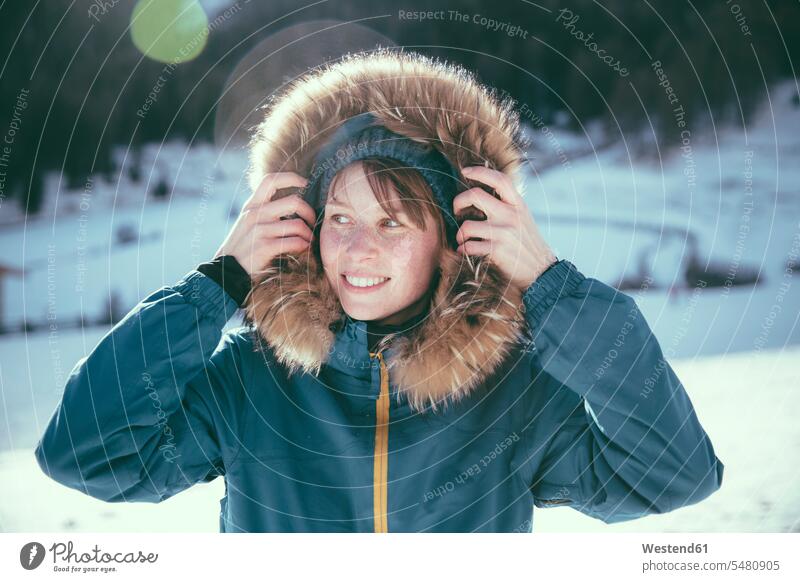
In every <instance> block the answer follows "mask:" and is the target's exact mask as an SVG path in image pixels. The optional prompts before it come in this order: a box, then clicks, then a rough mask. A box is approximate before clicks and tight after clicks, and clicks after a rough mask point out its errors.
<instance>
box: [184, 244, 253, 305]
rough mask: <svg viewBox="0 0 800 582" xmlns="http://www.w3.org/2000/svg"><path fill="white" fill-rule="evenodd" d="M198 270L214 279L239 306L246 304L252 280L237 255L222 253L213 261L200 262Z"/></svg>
mask: <svg viewBox="0 0 800 582" xmlns="http://www.w3.org/2000/svg"><path fill="white" fill-rule="evenodd" d="M197 270H198V271H200V272H201V273H203V274H204V275H206V276H207V277H210V278H211V279H213V280H214V281H215V282H216V283H217V285H219V286H220V287H222V288H223V289H224V290H225V292H226V293H227V294H228V295H230V296H231V298H232V299H233V300H234V301H236V304H237V305H238V306H239V307H243V306H244V302H245V299H247V294H248V293H250V289H251V288H252V281H251V280H250V275H249V274H248V272H247V271H245V269H244V267H242V265H241V264H240V263H239V261H237V260H236V257H234V256H233V255H222V256H219V257H217V258H215V259H214V260H212V261H209V262H207V263H202V264H200V265H199V266H198V267H197Z"/></svg>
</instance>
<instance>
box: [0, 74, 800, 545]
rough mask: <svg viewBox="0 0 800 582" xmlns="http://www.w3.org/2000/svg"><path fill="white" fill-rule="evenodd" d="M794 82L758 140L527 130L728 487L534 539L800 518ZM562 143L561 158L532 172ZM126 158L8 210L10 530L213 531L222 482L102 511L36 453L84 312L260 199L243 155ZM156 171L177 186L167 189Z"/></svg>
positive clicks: (563, 243) (798, 121) (172, 151)
mask: <svg viewBox="0 0 800 582" xmlns="http://www.w3.org/2000/svg"><path fill="white" fill-rule="evenodd" d="M796 92H797V87H796V86H795V85H794V83H782V84H779V85H777V86H775V87H773V88H771V93H770V96H769V97H770V98H769V100H765V102H764V104H763V107H762V109H761V111H760V113H759V115H758V116H757V118H756V119H755V120H754V123H752V124H751V125H750V126H749V127H748V128H747V131H746V132H745V131H743V130H742V129H741V128H739V129H736V128H731V127H717V128H715V130H714V131H712V130H711V129H708V128H707V129H704V130H702V131H701V130H700V129H698V130H697V131H695V132H693V134H692V139H691V142H690V144H689V145H690V149H686V150H684V151H681V150H676V151H672V152H662V153H663V154H664V155H663V157H662V158H661V159H659V160H656V161H655V162H653V161H645V160H642V159H639V158H638V157H637V156H634V152H635V151H636V146H635V145H634V144H631V143H618V144H616V145H613V146H610V147H606V148H603V149H602V150H599V151H598V152H596V154H595V155H588V156H580V157H579V156H577V155H576V152H581V151H586V150H587V148H589V149H590V148H591V146H592V144H597V143H600V142H601V141H603V140H602V139H601V138H602V136H601V138H598V136H597V135H596V133H594V132H593V133H592V134H589V135H579V134H574V133H566V132H564V131H563V130H558V129H557V128H537V127H533V126H532V127H530V128H529V133H530V135H531V138H532V139H533V141H534V144H536V145H537V146H541V147H537V148H536V149H535V150H534V152H533V153H534V155H533V164H532V168H531V170H530V172H529V176H528V179H527V180H526V185H525V197H526V200H527V201H528V204H529V206H530V208H531V210H532V212H533V213H534V216H535V217H536V219H537V222H538V223H539V225H540V227H541V229H542V232H543V234H544V236H545V237H546V238H547V240H548V241H549V242H550V244H551V245H552V246H553V247H554V249H555V250H556V253H557V254H558V256H559V257H562V258H568V259H570V260H572V261H573V262H574V263H575V264H576V265H577V266H578V268H580V269H581V271H583V272H584V273H585V274H586V275H589V276H595V277H597V278H599V279H601V280H604V281H606V282H608V283H611V284H617V283H618V282H620V281H621V280H622V279H627V280H628V281H633V283H632V284H629V285H628V287H627V291H626V292H628V293H630V294H632V295H633V296H634V297H635V298H636V300H637V302H638V303H639V305H640V307H641V309H642V311H643V312H644V314H645V316H646V318H647V320H648V322H649V323H650V325H651V327H652V328H653V329H654V331H655V333H656V335H657V337H658V338H659V341H660V342H661V345H662V347H663V349H664V351H665V353H666V354H667V356H668V357H669V358H670V359H671V360H672V362H673V364H674V365H675V367H676V369H677V371H678V373H679V375H680V377H681V379H682V380H683V381H684V383H685V384H686V386H687V390H688V391H689V394H690V396H691V398H692V400H693V402H695V405H696V406H697V408H698V413H699V415H700V419H701V421H702V422H703V425H704V426H705V427H706V429H707V430H708V432H709V434H710V435H711V437H712V441H713V442H714V443H715V445H716V446H717V447H718V454H719V456H720V458H721V459H722V460H723V462H724V463H725V464H726V474H725V483H724V485H723V489H722V490H721V491H720V492H718V493H717V494H716V495H715V496H714V497H713V498H711V499H709V500H708V501H707V502H704V503H702V504H700V505H698V506H696V507H690V508H685V509H683V510H679V511H677V512H674V513H673V514H669V515H667V516H657V517H652V518H647V519H645V520H640V521H637V522H631V523H630V524H619V525H615V526H605V525H604V524H602V523H600V522H597V523H594V522H593V520H591V519H590V518H585V517H584V516H582V515H580V514H578V513H577V512H575V511H573V510H570V509H566V508H554V509H548V510H539V511H537V512H536V516H535V529H536V530H538V531H554V530H563V529H570V530H573V529H574V530H585V529H589V530H590V529H593V528H600V529H605V528H611V529H613V530H614V531H628V530H629V529H634V530H638V529H648V530H650V529H651V528H652V529H653V530H667V531H677V530H681V531H683V530H692V531H694V530H712V531H789V530H795V531H796V530H797V529H798V518H799V517H800V499H799V498H798V495H799V494H798V491H800V488H798V484H800V479H798V477H800V476H799V475H798V473H797V469H796V467H797V466H798V451H799V450H800V429H798V428H797V426H798V425H797V423H796V421H795V417H794V415H793V412H794V411H795V410H796V409H797V404H798V400H799V399H800V372H798V371H797V368H798V366H797V363H798V355H800V351H798V346H800V329H799V328H800V326H798V317H800V292H798V289H797V287H798V284H799V283H798V275H797V274H795V273H794V270H793V269H789V270H788V272H787V265H791V261H792V260H795V261H796V260H797V256H798V254H800V186H798V185H799V184H800V166H799V165H798V164H797V159H798V154H800V108H798V106H797V98H796ZM551 130H552V134H551V133H547V132H549V131H551ZM547 148H550V149H551V150H552V151H549V152H548V151H547ZM559 148H563V150H564V151H565V152H566V161H565V162H561V163H558V164H556V165H555V166H553V167H551V168H550V169H549V170H547V171H541V172H537V171H536V170H537V167H540V166H537V164H538V163H539V161H540V160H542V159H544V158H546V157H547V156H548V155H551V157H552V154H553V153H554V152H557V151H558V149H559ZM131 158H132V156H131V154H130V153H129V152H125V151H120V152H119V161H120V164H121V165H122V166H123V170H122V172H121V174H120V176H119V178H118V179H115V180H114V181H113V182H112V183H107V182H105V181H104V180H103V179H102V178H100V177H97V178H96V179H93V180H92V181H91V183H90V184H88V185H87V187H86V188H85V189H84V190H82V191H78V192H67V191H65V190H64V188H63V184H61V183H60V182H59V179H58V177H52V178H51V179H50V181H49V183H48V192H50V193H51V194H50V196H49V198H48V199H47V201H46V203H45V206H44V212H43V216H42V217H40V218H37V219H34V220H30V221H27V222H19V223H13V221H12V219H13V216H12V214H11V213H6V212H5V211H6V209H7V208H8V205H6V206H4V208H3V210H4V213H3V214H4V216H0V223H2V227H1V229H0V248H3V250H4V252H3V259H2V264H3V265H4V266H10V267H17V268H24V269H25V275H24V277H14V276H10V277H7V278H6V279H5V281H4V284H3V288H2V293H0V301H1V302H2V303H0V317H1V319H0V325H2V326H3V327H4V328H6V329H7V330H15V331H14V332H13V333H7V334H5V335H0V396H1V397H2V416H0V419H1V420H0V473H1V474H0V483H2V485H0V492H1V493H2V495H0V529H1V530H6V531H31V530H48V531H55V530H61V529H64V530H68V529H71V530H81V531H92V530H103V531H106V530H120V531H127V530H136V531H138V530H141V531H160V530H175V531H183V530H195V529H197V530H204V531H206V530H207V531H215V530H216V528H217V510H218V500H219V498H220V497H221V496H222V484H221V483H220V482H217V483H212V484H210V485H204V486H200V487H197V488H195V489H193V490H191V491H188V492H185V493H183V494H181V495H179V496H177V497H176V498H174V499H171V500H169V501H167V502H166V503H164V504H161V505H159V506H141V505H137V506H134V507H123V506H119V505H107V504H102V503H100V502H96V501H94V500H91V499H89V498H85V497H84V496H82V495H80V494H79V493H76V492H72V491H68V490H66V489H64V488H63V487H60V486H58V485H56V484H55V483H51V482H49V481H48V480H47V479H46V478H45V477H44V476H43V475H42V474H41V472H40V471H39V470H38V468H37V466H36V465H35V463H34V460H33V455H32V452H31V451H32V447H33V446H34V444H35V442H36V440H37V438H38V436H39V435H40V434H41V431H42V430H43V429H44V426H45V424H46V422H47V420H48V418H49V415H50V413H51V412H52V410H53V407H54V406H55V404H56V402H57V401H58V398H59V397H60V394H61V391H62V390H63V383H64V380H65V378H66V375H67V374H68V373H69V371H70V369H71V368H72V366H73V365H74V364H75V362H76V361H77V360H78V359H79V358H80V357H81V356H83V355H85V354H87V353H88V352H89V351H91V349H92V347H93V346H94V345H95V344H96V343H97V341H98V340H99V339H100V337H102V335H103V334H104V333H106V332H107V330H108V325H107V324H106V325H102V324H98V325H90V326H85V327H83V328H81V326H80V325H79V322H81V321H85V322H89V323H93V322H97V321H98V320H102V319H103V313H104V311H105V312H107V311H108V304H109V298H110V297H112V296H113V297H114V301H113V302H112V303H116V307H115V310H116V311H117V312H118V313H124V312H125V311H127V309H129V308H130V307H131V306H133V305H134V304H135V303H136V302H137V301H139V300H140V299H142V298H143V297H144V296H146V295H148V294H149V293H150V292H152V291H153V290H155V289H157V288H158V287H160V286H162V285H165V284H171V283H173V282H175V281H176V280H177V279H178V278H180V277H181V276H182V275H183V274H185V273H186V272H187V271H189V270H190V269H192V268H193V267H194V266H196V264H197V263H199V262H201V261H204V260H207V259H208V258H210V257H211V256H212V254H213V252H214V251H215V250H216V248H217V247H218V245H219V244H220V242H221V241H222V239H223V238H224V236H225V233H226V232H227V230H228V228H229V227H230V225H231V224H232V223H233V221H234V220H235V216H236V213H237V212H238V209H239V207H240V205H241V204H242V202H243V201H244V199H245V198H246V196H247V194H248V193H247V191H246V184H245V181H244V176H243V170H244V168H245V164H246V158H245V156H244V153H243V151H227V152H219V151H217V150H214V149H213V148H211V147H208V146H199V147H197V146H195V147H192V148H187V147H186V146H185V145H184V144H180V143H168V144H163V145H161V146H159V145H158V144H155V145H150V146H148V147H147V148H146V149H145V151H144V152H143V154H142V168H143V174H142V178H143V180H142V181H141V182H133V181H131V179H130V176H129V174H128V167H129V166H130V164H131ZM541 167H543V166H541ZM162 179H163V180H164V181H165V183H166V184H167V185H168V186H169V187H170V188H172V189H173V193H172V196H170V197H167V198H166V199H165V200H163V201H158V200H154V199H153V197H152V196H151V195H150V193H151V192H152V190H153V189H154V188H155V186H156V184H157V183H158V182H159V181H161V180H162ZM691 261H694V264H695V265H696V266H698V265H699V266H700V267H702V266H704V265H706V264H712V265H713V266H714V271H715V272H717V273H721V274H722V276H723V277H726V276H727V277H728V278H729V280H730V278H731V277H733V276H734V275H735V276H737V277H741V276H742V275H746V274H750V273H755V274H757V276H758V279H759V284H758V285H743V286H733V287H730V288H726V287H715V286H711V285H708V286H706V287H704V288H703V287H700V288H691V287H689V286H687V284H686V277H685V273H686V271H687V265H688V264H689V263H690V262H691ZM637 278H638V279H637ZM637 280H638V283H637ZM642 282H644V284H642ZM23 325H24V326H27V330H28V331H27V332H25V333H23V332H20V331H19V330H20V329H21V328H22V327H23Z"/></svg>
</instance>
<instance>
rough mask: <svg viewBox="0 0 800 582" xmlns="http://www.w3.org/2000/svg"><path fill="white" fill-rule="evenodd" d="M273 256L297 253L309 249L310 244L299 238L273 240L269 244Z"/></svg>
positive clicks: (288, 237) (290, 237) (289, 237)
mask: <svg viewBox="0 0 800 582" xmlns="http://www.w3.org/2000/svg"><path fill="white" fill-rule="evenodd" d="M269 245H270V250H271V251H272V254H275V255H280V254H283V253H297V252H300V251H304V250H306V249H307V248H308V246H309V242H308V241H307V240H305V239H304V238H302V237H299V236H287V237H285V238H276V239H272V241H270V243H269Z"/></svg>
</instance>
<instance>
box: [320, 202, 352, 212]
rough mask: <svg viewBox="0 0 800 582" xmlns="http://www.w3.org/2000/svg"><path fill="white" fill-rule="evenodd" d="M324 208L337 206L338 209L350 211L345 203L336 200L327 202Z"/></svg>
mask: <svg viewBox="0 0 800 582" xmlns="http://www.w3.org/2000/svg"><path fill="white" fill-rule="evenodd" d="M325 205H326V206H338V207H339V208H349V209H351V210H352V207H351V206H350V205H349V204H348V203H347V202H339V201H338V200H333V199H331V200H328V202H327V203H326V204H325Z"/></svg>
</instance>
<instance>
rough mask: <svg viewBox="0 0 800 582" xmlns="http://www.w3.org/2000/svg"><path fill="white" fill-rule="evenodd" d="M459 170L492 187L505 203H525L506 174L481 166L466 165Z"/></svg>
mask: <svg viewBox="0 0 800 582" xmlns="http://www.w3.org/2000/svg"><path fill="white" fill-rule="evenodd" d="M461 172H462V173H463V174H464V176H465V177H467V178H469V179H470V180H476V181H478V182H483V183H484V184H487V185H488V186H491V187H492V188H494V191H495V192H497V195H498V196H500V199H501V200H502V201H503V202H505V203H506V204H511V205H512V206H520V205H522V204H524V203H525V201H524V200H523V199H522V196H521V195H520V193H519V192H517V188H516V187H515V186H514V181H513V180H512V179H511V177H510V176H509V175H508V174H504V173H503V172H499V171H497V170H493V169H491V168H484V167H483V166H468V167H466V168H464V169H463V170H462V171H461Z"/></svg>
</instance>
